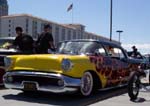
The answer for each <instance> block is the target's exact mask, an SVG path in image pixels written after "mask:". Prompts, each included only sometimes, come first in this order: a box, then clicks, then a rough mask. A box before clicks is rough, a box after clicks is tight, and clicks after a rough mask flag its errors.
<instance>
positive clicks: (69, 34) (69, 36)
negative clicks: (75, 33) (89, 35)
mask: <svg viewBox="0 0 150 106" xmlns="http://www.w3.org/2000/svg"><path fill="white" fill-rule="evenodd" d="M67 38H68V40H70V39H71V31H70V30H68V36H67Z"/></svg>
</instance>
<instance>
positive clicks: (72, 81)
mask: <svg viewBox="0 0 150 106" xmlns="http://www.w3.org/2000/svg"><path fill="white" fill-rule="evenodd" d="M13 75H17V76H38V77H41V78H42V77H47V78H54V79H55V78H56V79H60V80H62V81H64V86H61V87H59V86H51V85H49V86H39V84H38V82H36V81H34V83H36V86H37V90H38V91H47V92H54V93H56V92H67V91H69V92H73V91H77V90H78V88H79V87H80V85H81V80H80V79H76V78H71V77H68V76H64V75H61V74H54V73H42V72H25V71H18V72H6V74H5V75H4V77H3V79H4V85H5V87H6V88H12V89H21V90H23V89H24V86H23V82H24V81H23V82H22V83H10V82H9V83H8V82H7V79H6V78H7V77H8V76H13ZM28 82H33V81H28Z"/></svg>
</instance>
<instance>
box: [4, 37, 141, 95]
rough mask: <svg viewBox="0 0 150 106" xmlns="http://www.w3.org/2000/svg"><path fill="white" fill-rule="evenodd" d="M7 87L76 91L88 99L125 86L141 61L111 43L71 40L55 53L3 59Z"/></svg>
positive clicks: (63, 43)
mask: <svg viewBox="0 0 150 106" xmlns="http://www.w3.org/2000/svg"><path fill="white" fill-rule="evenodd" d="M4 60H5V67H6V68H7V72H6V74H5V75H4V77H3V79H4V85H5V87H6V88H12V89H19V90H23V91H25V92H28V91H45V92H55V93H56V92H57V93H58V92H76V91H80V94H81V95H83V96H89V95H91V94H92V93H93V91H95V90H97V89H108V88H112V87H119V86H124V85H127V82H128V78H129V74H130V72H132V71H137V70H139V64H140V61H138V60H134V59H130V58H128V55H127V53H126V51H125V50H124V49H123V48H122V47H121V46H120V45H119V44H115V43H112V42H109V41H108V42H106V41H100V40H86V39H82V40H72V41H64V42H62V43H61V44H60V45H59V48H58V50H57V53H56V54H34V55H13V56H7V57H6V58H5V59H4Z"/></svg>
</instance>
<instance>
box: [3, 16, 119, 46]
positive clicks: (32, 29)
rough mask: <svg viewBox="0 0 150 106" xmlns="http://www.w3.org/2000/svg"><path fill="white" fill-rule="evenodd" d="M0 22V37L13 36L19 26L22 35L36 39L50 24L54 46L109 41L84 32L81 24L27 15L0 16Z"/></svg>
mask: <svg viewBox="0 0 150 106" xmlns="http://www.w3.org/2000/svg"><path fill="white" fill-rule="evenodd" d="M0 20H1V24H0V26H1V27H0V28H1V30H0V36H15V35H16V33H15V28H16V27H17V26H20V27H22V28H23V30H24V33H27V34H29V35H31V36H32V37H33V38H38V36H39V34H40V33H41V32H42V31H43V27H44V25H45V24H50V25H51V26H52V35H53V37H54V41H55V44H58V42H60V41H64V40H71V39H97V40H105V41H108V40H109V39H108V38H105V37H102V36H100V35H96V34H94V33H90V32H86V31H85V26H84V25H81V24H59V23H56V22H52V21H49V20H45V19H42V18H39V17H35V16H32V15H29V14H19V15H8V16H2V17H1V19H0ZM113 42H116V41H113ZM116 43H118V42H116Z"/></svg>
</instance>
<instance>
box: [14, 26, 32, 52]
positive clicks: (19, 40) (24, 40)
mask: <svg viewBox="0 0 150 106" xmlns="http://www.w3.org/2000/svg"><path fill="white" fill-rule="evenodd" d="M15 30H16V34H17V36H16V38H15V41H14V42H13V45H14V46H16V48H18V49H19V50H20V51H21V53H25V54H30V53H33V43H34V41H33V39H32V37H31V36H29V35H27V34H24V33H23V29H22V28H21V27H16V29H15Z"/></svg>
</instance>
